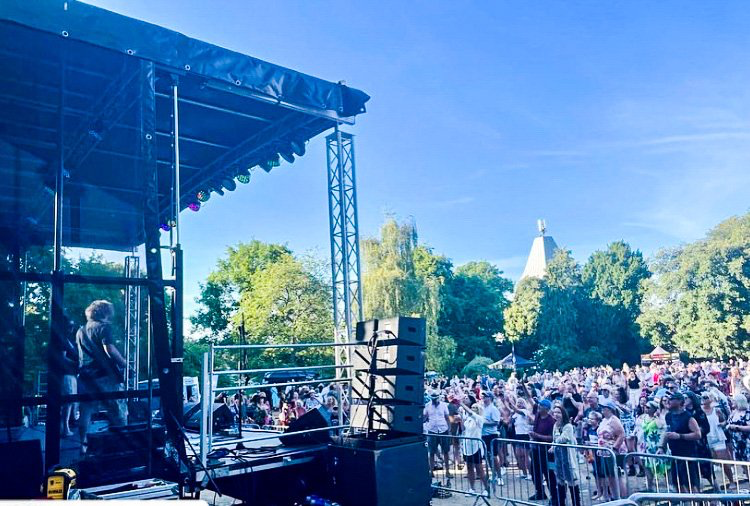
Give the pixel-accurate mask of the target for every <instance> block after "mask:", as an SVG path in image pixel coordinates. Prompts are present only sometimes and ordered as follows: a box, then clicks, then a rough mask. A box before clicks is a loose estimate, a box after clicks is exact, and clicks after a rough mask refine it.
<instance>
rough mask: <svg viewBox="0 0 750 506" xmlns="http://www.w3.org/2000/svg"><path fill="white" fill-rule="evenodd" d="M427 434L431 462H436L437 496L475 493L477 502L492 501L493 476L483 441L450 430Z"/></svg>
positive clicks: (434, 471) (433, 473)
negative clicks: (491, 486) (491, 484)
mask: <svg viewBox="0 0 750 506" xmlns="http://www.w3.org/2000/svg"><path fill="white" fill-rule="evenodd" d="M425 435H426V436H427V449H428V453H429V455H430V457H429V458H430V464H431V465H433V467H432V470H431V472H432V489H433V492H434V495H435V497H437V498H447V497H450V496H451V495H452V494H463V495H465V496H467V497H474V504H476V503H478V502H480V501H481V502H484V503H485V504H487V505H489V504H490V502H489V499H490V497H491V493H490V481H491V479H492V476H491V473H490V469H489V460H488V458H487V456H488V454H487V451H488V450H487V446H486V445H485V444H484V441H482V440H481V439H478V438H469V437H464V436H450V435H447V434H437V435H436V434H430V433H426V434H425ZM465 456H466V457H465Z"/></svg>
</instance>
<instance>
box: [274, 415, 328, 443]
mask: <svg viewBox="0 0 750 506" xmlns="http://www.w3.org/2000/svg"><path fill="white" fill-rule="evenodd" d="M322 409H325V408H317V409H313V410H311V411H308V412H307V413H305V414H304V415H302V416H301V417H299V418H297V419H296V420H294V421H292V423H290V424H289V427H287V429H286V433H287V434H288V433H293V432H300V431H303V430H310V429H322V428H324V427H328V426H330V424H329V423H328V419H327V418H326V416H325V415H323V412H322V411H321V410H322ZM328 432H329V431H327V430H319V431H316V432H307V433H304V434H294V435H292V436H284V437H282V438H280V440H281V444H283V445H284V446H303V445H311V444H326V443H330V442H331V436H330V435H329V434H328Z"/></svg>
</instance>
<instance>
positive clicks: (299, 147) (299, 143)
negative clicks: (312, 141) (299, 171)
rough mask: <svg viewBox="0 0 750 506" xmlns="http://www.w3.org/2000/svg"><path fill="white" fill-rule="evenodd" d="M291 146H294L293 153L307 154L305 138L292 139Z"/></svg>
mask: <svg viewBox="0 0 750 506" xmlns="http://www.w3.org/2000/svg"><path fill="white" fill-rule="evenodd" d="M289 147H290V148H292V153H294V154H295V155H297V156H303V155H304V154H305V141H303V140H295V141H292V142H291V143H290V144H289Z"/></svg>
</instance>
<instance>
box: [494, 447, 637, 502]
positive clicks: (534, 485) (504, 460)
mask: <svg viewBox="0 0 750 506" xmlns="http://www.w3.org/2000/svg"><path fill="white" fill-rule="evenodd" d="M490 459H491V462H492V466H491V468H492V469H491V470H492V476H493V480H492V484H493V489H494V496H495V497H496V498H497V499H501V500H503V501H505V502H510V503H514V504H528V505H537V504H539V503H538V502H537V501H545V503H546V501H547V500H548V499H549V500H550V502H551V504H553V505H556V506H563V505H565V504H567V503H568V501H570V504H572V505H573V506H580V505H591V504H594V502H596V501H601V500H602V499H610V500H614V499H619V498H621V497H623V495H624V491H625V486H624V482H623V480H622V473H621V471H620V466H619V465H618V458H617V455H616V454H615V452H613V451H612V449H610V448H604V447H599V446H590V445H570V444H560V443H546V442H542V441H522V440H517V439H506V438H495V439H493V440H492V444H491V445H490Z"/></svg>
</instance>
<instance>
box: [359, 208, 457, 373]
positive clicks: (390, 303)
mask: <svg viewBox="0 0 750 506" xmlns="http://www.w3.org/2000/svg"><path fill="white" fill-rule="evenodd" d="M362 246H363V248H362V249H363V256H364V264H365V265H364V275H363V282H364V283H363V285H364V293H365V297H364V299H365V303H364V309H365V311H364V313H365V318H368V319H369V318H386V317H390V316H396V315H401V316H416V317H422V318H424V319H425V321H426V326H427V351H426V359H427V360H426V361H427V367H428V368H432V369H436V370H439V371H445V369H444V367H446V366H448V365H450V364H451V362H452V358H453V353H454V352H455V348H456V346H455V342H453V339H451V338H450V337H448V336H441V335H440V334H439V333H438V316H439V314H440V307H441V291H442V287H443V285H444V283H445V280H446V278H447V277H449V276H450V275H451V269H452V265H451V263H450V261H449V260H448V259H447V258H445V257H442V256H438V255H435V254H434V253H433V252H432V250H431V249H430V248H427V247H425V246H420V245H419V244H418V240H417V230H416V226H415V225H414V223H405V224H401V225H399V224H398V223H397V222H396V221H395V220H393V219H389V220H387V221H386V222H385V223H384V224H383V226H382V227H381V230H380V237H379V238H370V239H366V240H364V241H363V242H362Z"/></svg>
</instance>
